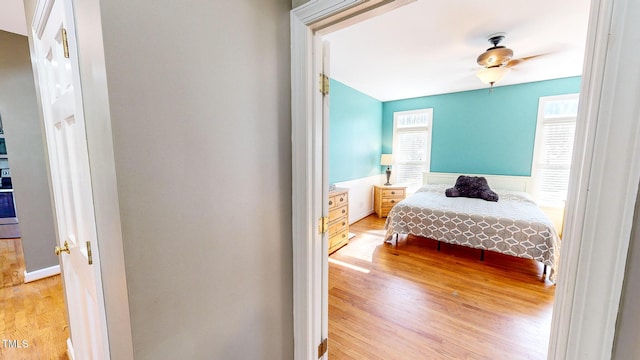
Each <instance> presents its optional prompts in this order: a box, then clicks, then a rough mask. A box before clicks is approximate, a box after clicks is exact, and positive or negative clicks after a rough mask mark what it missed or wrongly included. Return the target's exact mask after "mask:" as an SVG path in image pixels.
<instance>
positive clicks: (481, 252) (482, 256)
mask: <svg viewBox="0 0 640 360" xmlns="http://www.w3.org/2000/svg"><path fill="white" fill-rule="evenodd" d="M480 261H484V250H483V249H480Z"/></svg>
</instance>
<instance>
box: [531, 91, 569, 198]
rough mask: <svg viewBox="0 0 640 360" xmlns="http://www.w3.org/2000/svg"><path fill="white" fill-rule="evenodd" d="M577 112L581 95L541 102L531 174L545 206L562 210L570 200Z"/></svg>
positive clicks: (548, 99)
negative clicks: (568, 194) (568, 198)
mask: <svg viewBox="0 0 640 360" xmlns="http://www.w3.org/2000/svg"><path fill="white" fill-rule="evenodd" d="M577 110H578V94H571V95H563V96H552V97H543V98H540V106H539V110H538V130H537V132H536V145H535V150H534V164H533V165H534V166H533V171H532V173H533V177H534V181H535V194H536V199H537V201H538V203H539V204H540V205H542V206H549V207H563V206H564V201H565V200H566V198H567V190H568V187H569V171H570V168H571V157H572V154H573V140H574V136H575V129H576V117H577V112H578V111H577Z"/></svg>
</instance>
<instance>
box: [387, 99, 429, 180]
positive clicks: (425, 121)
mask: <svg viewBox="0 0 640 360" xmlns="http://www.w3.org/2000/svg"><path fill="white" fill-rule="evenodd" d="M394 116H395V121H394V124H395V126H394V146H393V156H394V161H395V163H394V173H395V178H396V180H395V181H396V183H401V184H406V185H409V186H410V185H419V184H421V183H422V173H423V172H425V171H427V170H428V164H429V160H430V133H429V132H430V131H431V129H430V124H431V109H426V110H422V111H417V112H415V111H412V112H408V113H404V114H403V113H395V114H394Z"/></svg>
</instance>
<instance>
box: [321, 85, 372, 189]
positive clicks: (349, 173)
mask: <svg viewBox="0 0 640 360" xmlns="http://www.w3.org/2000/svg"><path fill="white" fill-rule="evenodd" d="M330 89H331V95H330V98H329V144H330V145H329V182H330V183H336V182H340V181H347V180H353V179H359V178H364V177H367V176H372V175H377V174H380V173H381V168H380V139H381V138H382V102H380V101H378V100H376V99H374V98H372V97H371V96H368V95H366V94H363V93H361V92H359V91H358V90H356V89H353V88H351V87H349V86H347V85H345V84H343V83H341V82H339V81H336V80H333V79H331V82H330Z"/></svg>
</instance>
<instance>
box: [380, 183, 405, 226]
mask: <svg viewBox="0 0 640 360" xmlns="http://www.w3.org/2000/svg"><path fill="white" fill-rule="evenodd" d="M406 195H407V187H406V186H393V185H390V186H385V185H374V186H373V210H374V211H375V212H376V214H378V217H381V218H382V217H387V215H388V214H389V210H391V208H392V207H393V206H394V205H395V204H397V203H398V202H400V201H401V200H402V199H404V198H405V196H406Z"/></svg>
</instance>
